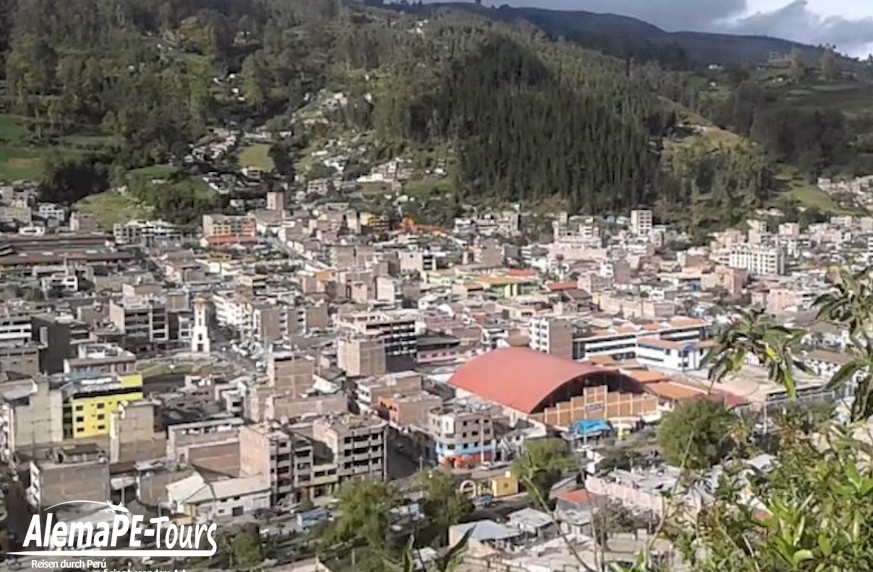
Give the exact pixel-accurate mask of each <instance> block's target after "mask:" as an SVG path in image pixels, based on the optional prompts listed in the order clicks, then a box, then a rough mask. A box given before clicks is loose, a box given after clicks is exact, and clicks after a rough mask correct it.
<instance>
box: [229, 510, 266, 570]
mask: <svg viewBox="0 0 873 572" xmlns="http://www.w3.org/2000/svg"><path fill="white" fill-rule="evenodd" d="M231 549H232V551H233V563H234V567H235V568H236V569H237V570H252V569H253V568H255V567H257V566H259V565H260V564H261V563H262V562H263V561H264V548H263V545H262V544H261V530H260V527H259V526H258V524H257V523H254V522H252V523H248V524H245V525H243V527H242V528H241V529H240V530H239V531H237V532H236V534H234V535H233V540H232V541H231Z"/></svg>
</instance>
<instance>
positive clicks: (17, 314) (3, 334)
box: [0, 306, 33, 346]
mask: <svg viewBox="0 0 873 572" xmlns="http://www.w3.org/2000/svg"><path fill="white" fill-rule="evenodd" d="M32 316H33V314H31V313H30V312H28V311H26V310H22V309H17V308H10V307H9V306H3V307H0V346H19V345H23V344H26V343H27V342H29V341H30V340H31V338H32V337H33V326H32V324H31V318H32Z"/></svg>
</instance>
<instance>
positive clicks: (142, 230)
mask: <svg viewBox="0 0 873 572" xmlns="http://www.w3.org/2000/svg"><path fill="white" fill-rule="evenodd" d="M112 236H113V238H114V240H115V244H117V245H120V246H146V247H151V246H154V245H156V244H160V243H163V242H178V241H180V240H182V239H183V238H184V236H185V235H184V233H183V232H182V229H181V227H178V226H176V225H174V224H171V223H169V222H166V221H163V220H145V221H143V220H131V221H127V222H123V223H115V225H113V227H112Z"/></svg>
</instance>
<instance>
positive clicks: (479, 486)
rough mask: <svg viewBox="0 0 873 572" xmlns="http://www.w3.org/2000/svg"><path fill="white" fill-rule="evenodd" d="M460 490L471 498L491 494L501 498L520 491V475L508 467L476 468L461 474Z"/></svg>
mask: <svg viewBox="0 0 873 572" xmlns="http://www.w3.org/2000/svg"><path fill="white" fill-rule="evenodd" d="M460 476H461V479H462V480H461V485H460V487H459V490H460V492H461V493H462V494H465V495H467V496H468V497H470V498H471V499H472V498H474V497H477V496H480V495H491V496H492V497H493V498H496V499H499V498H502V497H509V496H513V495H517V494H518V493H519V490H520V488H519V483H518V477H516V476H515V475H514V474H512V471H511V470H509V469H506V468H497V469H474V470H472V471H470V472H468V473H466V474H461V475H460Z"/></svg>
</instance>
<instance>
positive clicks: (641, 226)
mask: <svg viewBox="0 0 873 572" xmlns="http://www.w3.org/2000/svg"><path fill="white" fill-rule="evenodd" d="M652 224H653V222H652V211H650V210H640V209H637V210H632V211H631V231H632V232H633V233H634V234H635V235H637V236H648V235H649V233H651V232H652Z"/></svg>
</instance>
